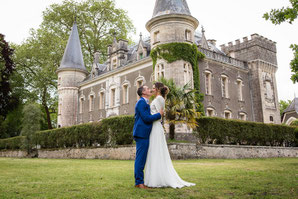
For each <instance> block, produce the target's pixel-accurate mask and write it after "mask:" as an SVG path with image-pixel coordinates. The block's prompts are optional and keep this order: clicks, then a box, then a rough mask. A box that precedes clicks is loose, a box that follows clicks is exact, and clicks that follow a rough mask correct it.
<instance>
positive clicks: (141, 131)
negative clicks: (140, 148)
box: [133, 98, 161, 139]
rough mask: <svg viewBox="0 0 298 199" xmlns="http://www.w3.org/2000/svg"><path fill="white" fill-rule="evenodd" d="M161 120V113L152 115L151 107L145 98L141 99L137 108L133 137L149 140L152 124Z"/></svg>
mask: <svg viewBox="0 0 298 199" xmlns="http://www.w3.org/2000/svg"><path fill="white" fill-rule="evenodd" d="M160 118H161V115H160V113H156V114H154V115H151V113H150V106H149V104H147V102H146V100H145V99H144V98H141V99H139V101H138V102H137V104H136V107H135V123H134V126H133V136H134V137H137V138H144V139H149V135H150V132H151V129H152V123H153V122H154V121H155V120H159V119H160Z"/></svg>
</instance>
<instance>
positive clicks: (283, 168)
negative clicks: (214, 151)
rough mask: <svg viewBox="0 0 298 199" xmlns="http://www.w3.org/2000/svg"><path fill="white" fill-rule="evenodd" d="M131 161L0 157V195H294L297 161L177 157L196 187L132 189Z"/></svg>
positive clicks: (179, 168) (297, 181)
mask: <svg viewBox="0 0 298 199" xmlns="http://www.w3.org/2000/svg"><path fill="white" fill-rule="evenodd" d="M133 165H134V162H133V161H118V160H51V159H9V158H0V198H1V199H4V198H9V199H11V198H241V199H242V198H297V196H298V188H297V187H298V159H297V158H275V159H245V160H205V159H202V160H186V161H185V160H183V161H182V160H181V161H180V160H178V161H174V166H175V168H176V170H177V172H178V173H179V175H180V176H181V177H182V179H184V180H186V181H189V182H194V183H196V184H197V185H196V186H194V187H188V188H182V189H172V188H162V189H151V190H140V189H137V188H134V177H133Z"/></svg>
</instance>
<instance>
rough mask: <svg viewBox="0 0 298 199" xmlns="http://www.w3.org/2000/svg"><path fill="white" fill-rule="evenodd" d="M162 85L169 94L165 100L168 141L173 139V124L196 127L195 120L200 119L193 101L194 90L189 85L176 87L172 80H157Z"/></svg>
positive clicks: (195, 103) (196, 105)
mask: <svg viewBox="0 0 298 199" xmlns="http://www.w3.org/2000/svg"><path fill="white" fill-rule="evenodd" d="M159 81H160V82H162V83H163V84H164V85H166V86H167V87H168V88H169V90H170V91H169V93H168V95H167V99H166V108H165V109H166V110H165V115H166V116H165V117H166V120H167V122H168V123H169V128H170V132H169V133H170V139H171V140H173V139H174V138H175V124H179V123H180V124H181V123H184V124H186V125H187V126H188V127H191V128H195V127H197V121H196V119H197V118H199V117H200V112H198V111H197V107H198V106H199V104H198V103H197V102H196V100H195V95H194V94H195V92H196V90H194V89H191V88H190V86H189V84H186V85H184V86H183V87H178V86H177V85H176V84H175V83H174V80H173V79H170V80H166V79H164V78H161V79H159Z"/></svg>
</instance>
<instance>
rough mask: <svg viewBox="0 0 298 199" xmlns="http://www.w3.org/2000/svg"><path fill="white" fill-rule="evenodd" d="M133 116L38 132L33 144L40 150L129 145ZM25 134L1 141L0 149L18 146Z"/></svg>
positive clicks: (131, 138) (19, 146) (18, 147)
mask: <svg viewBox="0 0 298 199" xmlns="http://www.w3.org/2000/svg"><path fill="white" fill-rule="evenodd" d="M133 123H134V117H133V116H118V117H111V118H107V119H103V120H102V121H101V122H93V123H87V124H81V125H75V126H71V127H64V128H58V129H53V130H46V131H40V132H37V133H35V135H34V138H33V140H34V144H35V145H39V146H40V147H41V148H43V149H53V148H72V147H78V148H83V147H92V146H114V145H125V144H132V142H133V137H132V130H133ZM22 139H24V137H21V136H19V137H14V138H9V139H2V140H0V149H20V148H21V144H22Z"/></svg>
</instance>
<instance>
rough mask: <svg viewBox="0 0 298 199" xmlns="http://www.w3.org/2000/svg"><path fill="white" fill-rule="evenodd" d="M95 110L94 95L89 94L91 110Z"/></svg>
mask: <svg viewBox="0 0 298 199" xmlns="http://www.w3.org/2000/svg"><path fill="white" fill-rule="evenodd" d="M93 110H94V95H90V96H89V111H93Z"/></svg>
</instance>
